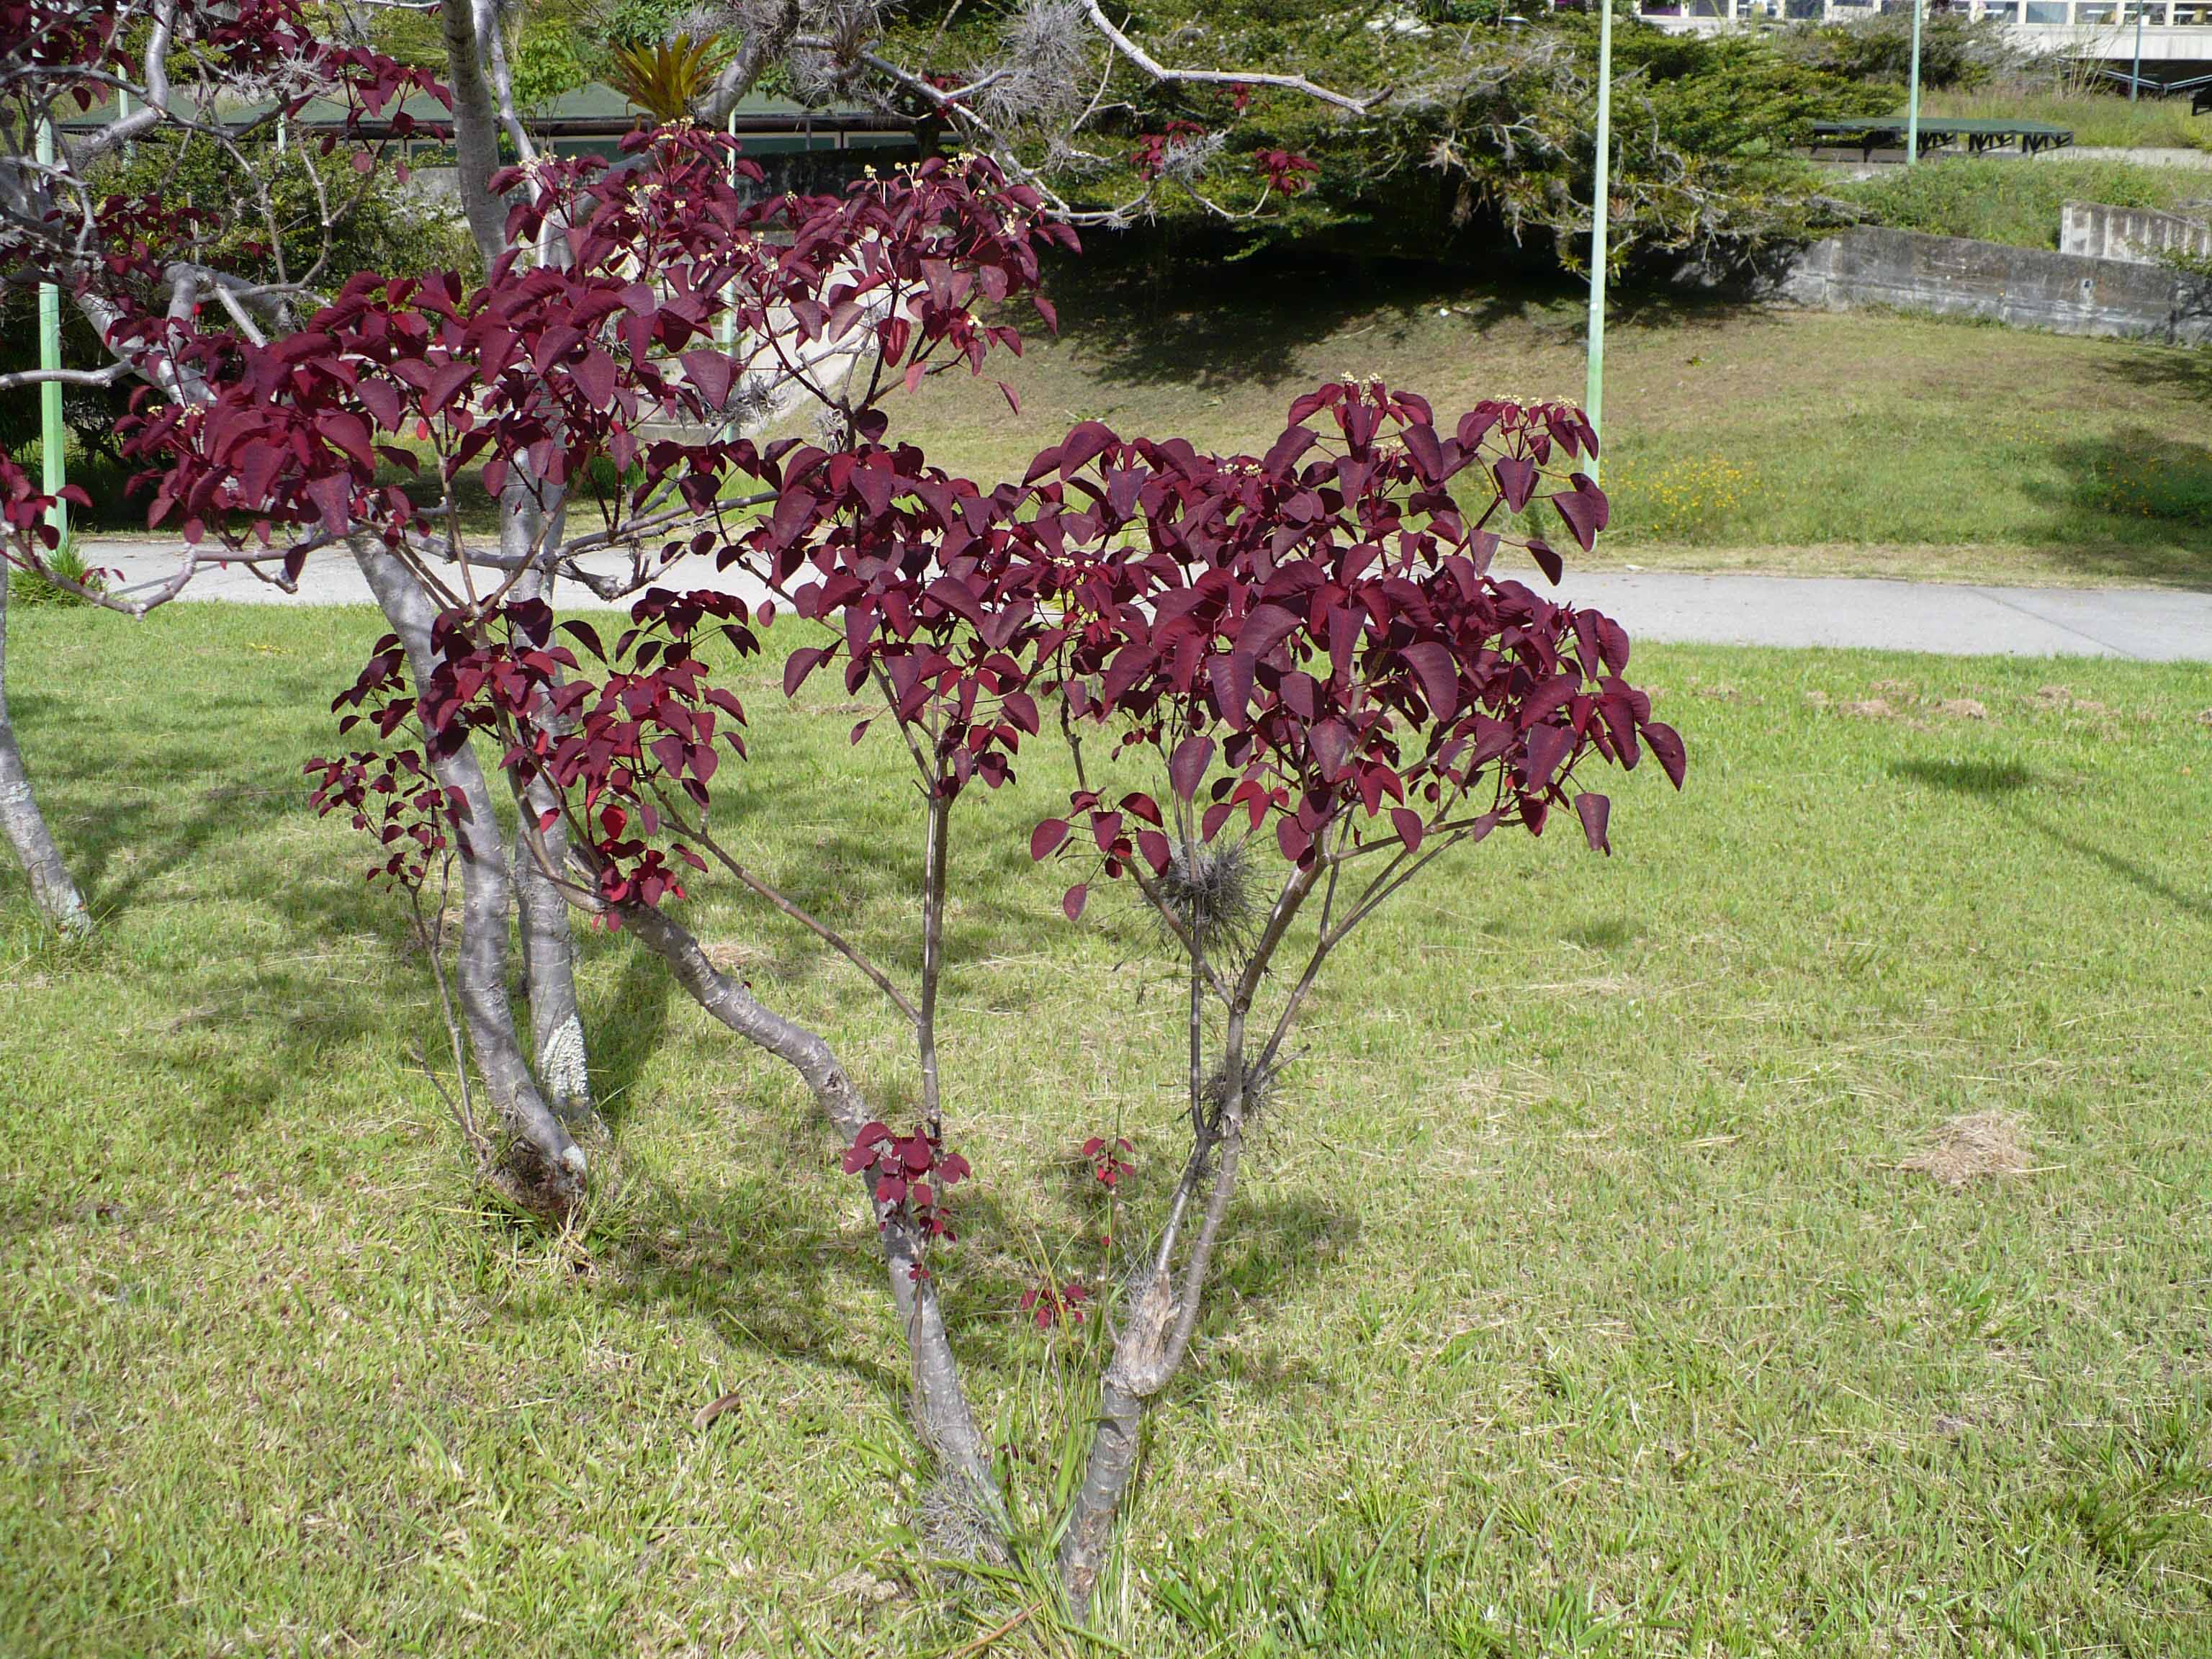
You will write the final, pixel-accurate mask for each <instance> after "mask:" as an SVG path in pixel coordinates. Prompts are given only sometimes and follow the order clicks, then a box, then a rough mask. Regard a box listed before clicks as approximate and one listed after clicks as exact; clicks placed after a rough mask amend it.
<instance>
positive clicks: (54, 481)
mask: <svg viewBox="0 0 2212 1659" xmlns="http://www.w3.org/2000/svg"><path fill="white" fill-rule="evenodd" d="M53 159H54V129H53V124H52V122H50V121H40V123H39V160H40V162H42V163H44V164H46V165H47V166H52V163H53ZM61 366H62V291H61V289H58V288H56V287H55V286H54V285H53V284H52V283H40V284H39V367H40V368H42V369H45V370H46V371H47V372H48V373H49V374H51V373H52V372H53V371H54V370H56V369H58V368H60V367H61ZM39 413H40V448H41V449H42V450H43V451H44V452H45V455H46V494H47V495H52V496H53V497H54V504H53V506H52V507H51V508H49V509H48V510H47V513H46V520H47V522H48V523H50V524H52V526H53V527H54V528H55V529H56V530H58V531H59V532H61V533H62V534H63V535H64V536H67V535H68V534H69V507H68V505H67V504H66V503H65V502H64V501H62V500H61V493H62V489H63V488H64V486H65V485H66V484H67V483H69V474H68V472H67V471H66V470H65V469H66V467H67V465H68V463H67V458H66V456H65V454H64V448H63V446H64V444H65V443H66V442H67V441H68V440H67V438H66V436H65V435H64V428H63V426H62V388H61V382H60V381H58V380H47V381H46V382H44V383H43V384H41V385H40V387H39Z"/></svg>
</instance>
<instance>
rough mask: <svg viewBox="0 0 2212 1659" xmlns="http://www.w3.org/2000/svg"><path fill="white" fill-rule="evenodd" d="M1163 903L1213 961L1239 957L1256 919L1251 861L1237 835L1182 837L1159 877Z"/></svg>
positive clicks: (1250, 938) (1257, 900) (1248, 940)
mask: <svg viewBox="0 0 2212 1659" xmlns="http://www.w3.org/2000/svg"><path fill="white" fill-rule="evenodd" d="M1159 892H1160V899H1161V902H1162V904H1163V905H1164V907H1165V908H1166V909H1167V910H1168V911H1169V912H1170V914H1171V915H1173V916H1174V917H1175V919H1176V921H1177V922H1179V923H1180V924H1182V927H1184V928H1185V929H1186V930H1187V931H1188V933H1189V934H1190V937H1191V938H1192V939H1194V941H1195V942H1196V943H1197V944H1198V945H1199V946H1200V948H1201V949H1202V950H1204V951H1205V952H1206V956H1207V957H1209V958H1211V959H1212V960H1214V961H1217V962H1218V961H1228V960H1233V959H1236V958H1239V957H1243V954H1244V953H1245V951H1247V950H1249V948H1250V946H1251V943H1252V933H1253V930H1254V928H1255V927H1256V926H1257V925H1258V922H1259V920H1260V902H1259V898H1258V896H1257V895H1256V894H1255V891H1254V888H1253V882H1252V867H1251V862H1250V860H1249V859H1247V858H1246V856H1245V853H1244V843H1243V842H1241V841H1221V842H1214V843H1212V844H1211V845H1206V844H1203V843H1200V844H1194V843H1192V842H1187V841H1186V842H1182V843H1181V844H1179V845H1178V846H1177V847H1176V849H1175V852H1174V853H1173V854H1172V855H1171V856H1170V859H1169V860H1168V867H1167V869H1166V870H1165V871H1164V872H1162V874H1161V876H1160V878H1159Z"/></svg>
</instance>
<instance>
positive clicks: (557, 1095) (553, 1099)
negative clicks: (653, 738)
mask: <svg viewBox="0 0 2212 1659" xmlns="http://www.w3.org/2000/svg"><path fill="white" fill-rule="evenodd" d="M553 804H554V803H553V793H552V791H551V790H550V789H549V788H548V787H546V786H545V785H544V783H542V782H537V783H532V785H531V786H530V787H529V788H528V790H526V792H525V793H524V794H523V796H522V797H521V799H520V800H519V801H518V802H517V805H518V806H519V808H520V811H522V812H523V813H527V814H532V815H537V814H542V813H544V812H545V811H549V810H550V808H551V807H552V805H553ZM530 834H531V830H530V826H529V824H527V823H517V824H516V825H515V829H514V895H515V902H516V904H517V906H518V907H519V915H520V918H521V922H522V971H523V976H524V982H525V985H526V990H527V994H528V995H529V998H530V1030H531V1036H532V1041H533V1042H534V1043H535V1045H536V1051H537V1054H538V1081H539V1083H540V1084H541V1085H543V1086H544V1091H545V1101H546V1103H547V1104H548V1105H549V1106H550V1107H551V1108H552V1109H554V1111H556V1113H558V1114H559V1115H560V1116H561V1118H562V1121H564V1122H567V1123H569V1124H572V1125H582V1124H589V1123H590V1122H592V1121H593V1119H594V1118H595V1117H596V1116H597V1115H598V1114H597V1111H596V1109H595V1108H594V1107H593V1105H592V1074H591V1066H590V1065H589V1063H588V1062H589V1050H588V1048H587V1047H586V1043H585V1042H584V1020H583V1015H582V1013H581V1012H580V1009H579V1008H578V1006H577V1003H576V935H575V932H574V928H573V927H570V925H569V915H568V900H567V899H566V898H565V897H563V896H562V893H561V890H560V889H559V888H558V887H556V886H555V885H554V884H553V882H552V880H551V879H550V878H549V877H548V876H547V875H546V873H545V870H544V866H541V865H540V864H539V863H538V854H537V852H536V850H535V849H533V848H532V846H531V844H530ZM538 842H539V845H540V846H542V847H543V848H544V853H545V859H546V861H547V863H550V864H552V865H553V866H554V867H555V868H556V869H558V868H559V867H560V866H559V863H558V862H557V860H562V859H565V858H566V857H567V856H568V837H567V836H564V835H563V834H562V831H561V826H560V824H559V823H557V822H556V823H555V824H554V825H553V827H552V828H551V829H545V830H542V831H539V832H538Z"/></svg>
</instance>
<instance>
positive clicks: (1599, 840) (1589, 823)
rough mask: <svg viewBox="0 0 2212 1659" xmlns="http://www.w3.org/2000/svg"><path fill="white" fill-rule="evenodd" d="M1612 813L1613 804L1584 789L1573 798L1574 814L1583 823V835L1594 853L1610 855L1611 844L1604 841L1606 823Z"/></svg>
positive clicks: (1601, 796)
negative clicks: (1587, 839)
mask: <svg viewBox="0 0 2212 1659" xmlns="http://www.w3.org/2000/svg"><path fill="white" fill-rule="evenodd" d="M1612 811H1613V803H1612V802H1611V801H1609V800H1607V799H1606V798H1605V797H1604V796H1603V795H1597V794H1593V793H1590V792H1589V790H1587V789H1585V790H1584V791H1583V793H1581V794H1579V795H1577V796H1576V797H1575V813H1576V816H1577V817H1580V818H1581V819H1582V821H1583V835H1584V836H1586V837H1588V838H1589V844H1590V850H1591V851H1592V852H1594V853H1605V854H1611V853H1612V851H1613V843H1612V842H1609V841H1607V839H1606V836H1605V827H1606V821H1607V818H1608V817H1610V816H1611V814H1612Z"/></svg>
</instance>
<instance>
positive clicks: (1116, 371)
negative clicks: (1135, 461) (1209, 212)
mask: <svg viewBox="0 0 2212 1659" xmlns="http://www.w3.org/2000/svg"><path fill="white" fill-rule="evenodd" d="M1265 268H1266V270H1267V273H1268V274H1267V278H1266V280H1265V281H1264V282H1263V281H1261V280H1260V272H1261V269H1262V266H1261V264H1256V263H1255V264H1221V265H1211V266H1206V265H1199V264H1186V263H1183V262H1181V261H1175V262H1171V263H1170V262H1164V263H1162V264H1158V265H1153V264H1146V263H1145V262H1144V261H1142V260H1140V259H1138V258H1129V257H1126V256H1125V257H1122V258H1105V259H1096V260H1091V261H1089V262H1082V263H1069V264H1062V265H1061V266H1060V268H1059V269H1058V270H1055V272H1054V277H1053V283H1052V294H1053V297H1054V303H1055V304H1056V305H1057V306H1058V307H1059V308H1060V332H1061V334H1062V336H1063V337H1065V338H1066V339H1067V340H1068V341H1069V343H1072V344H1073V345H1074V346H1075V347H1076V348H1077V349H1079V351H1080V352H1081V354H1082V355H1083V356H1085V358H1087V359H1089V360H1091V361H1092V362H1095V363H1097V365H1098V378H1099V379H1100V380H1103V381H1105V382H1107V383H1109V384H1112V385H1117V386H1158V385H1170V386H1196V387H1199V388H1200V389H1202V390H1207V391H1215V390H1220V389H1223V388H1226V387H1231V386H1242V385H1244V384H1247V383H1249V382H1252V381H1264V380H1272V379H1273V378H1274V377H1275V376H1277V375H1278V374H1280V373H1281V372H1282V368H1283V364H1284V362H1285V359H1286V358H1287V357H1288V356H1291V354H1292V353H1294V352H1296V351H1297V349H1299V348H1300V347H1303V346H1310V345H1312V344H1315V343H1317V342H1319V341H1322V340H1325V339H1327V338H1328V337H1330V336H1332V335H1334V334H1335V333H1337V332H1338V331H1340V330H1341V329H1343V328H1344V326H1345V325H1346V324H1347V323H1350V322H1352V320H1354V319H1358V318H1364V317H1373V318H1375V319H1376V321H1375V323H1374V324H1373V325H1372V326H1374V327H1376V328H1378V329H1380V330H1382V331H1383V333H1384V335H1385V337H1395V338H1402V337H1405V335H1406V334H1407V333H1408V332H1409V331H1410V330H1411V328H1412V326H1413V322H1414V319H1415V318H1416V316H1417V315H1418V313H1419V312H1420V310H1421V309H1422V308H1423V307H1436V306H1438V305H1447V304H1448V305H1451V306H1453V307H1455V308H1457V309H1458V310H1459V311H1460V312H1461V313H1462V315H1464V316H1466V317H1468V319H1471V320H1472V321H1473V322H1474V324H1475V325H1476V326H1477V327H1479V328H1490V327H1494V326H1496V325H1498V324H1500V323H1502V322H1504V321H1507V320H1509V319H1516V318H1521V317H1526V316H1530V315H1534V314H1540V313H1545V312H1547V311H1548V310H1550V309H1551V308H1553V307H1556V306H1557V305H1559V303H1560V302H1561V301H1562V300H1563V299H1564V298H1565V297H1567V296H1566V295H1565V290H1563V289H1558V288H1556V287H1552V286H1546V285H1536V284H1524V285H1520V286H1516V287H1499V288H1496V289H1469V288H1468V287H1467V286H1466V285H1464V284H1462V283H1450V282H1448V281H1446V280H1443V279H1442V278H1441V277H1440V276H1439V275H1438V273H1437V272H1436V271H1435V270H1433V269H1429V268H1425V267H1401V266H1395V265H1389V264H1354V263H1353V262H1351V261H1346V262H1343V263H1341V264H1336V263H1311V264H1299V265H1297V266H1294V267H1292V268H1291V269H1290V270H1283V269H1282V268H1281V267H1280V266H1279V264H1268V265H1267V266H1266V267H1265Z"/></svg>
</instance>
